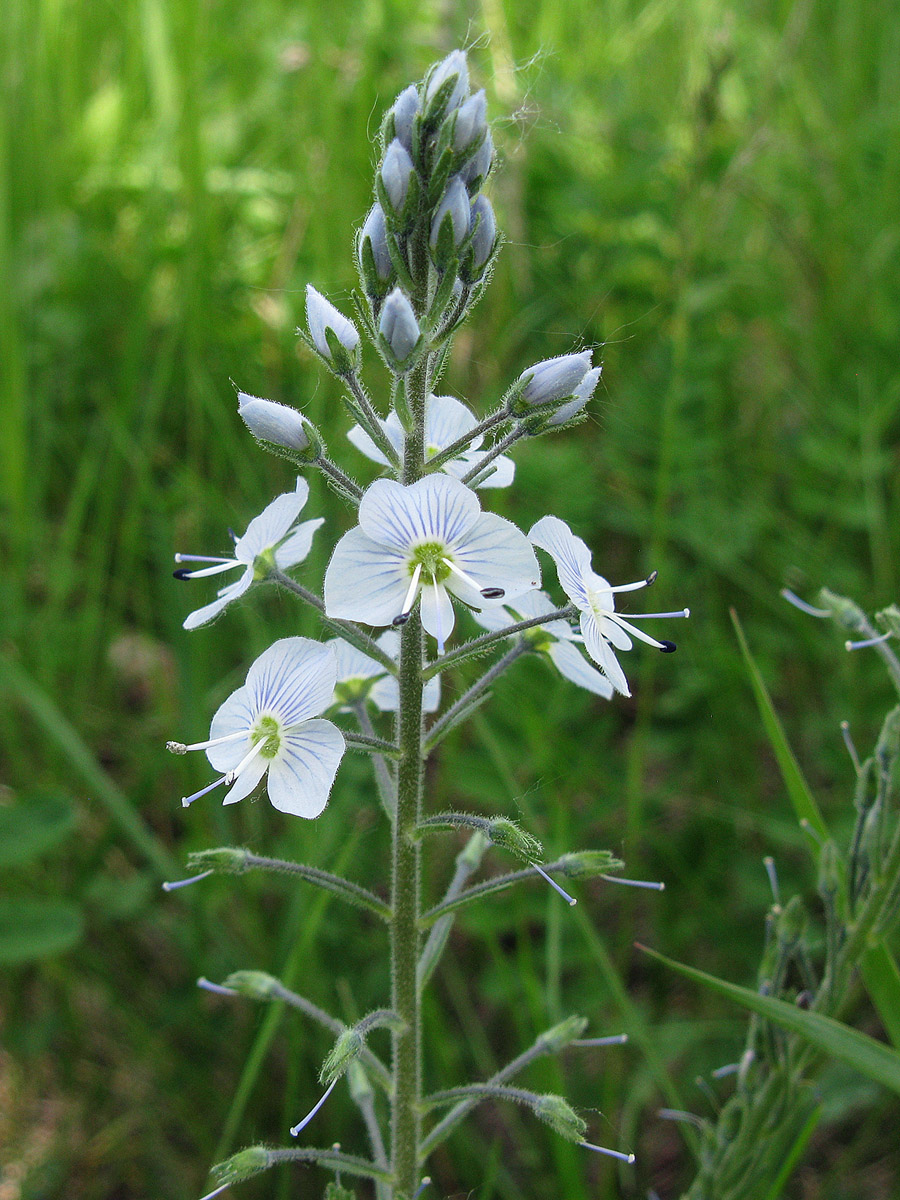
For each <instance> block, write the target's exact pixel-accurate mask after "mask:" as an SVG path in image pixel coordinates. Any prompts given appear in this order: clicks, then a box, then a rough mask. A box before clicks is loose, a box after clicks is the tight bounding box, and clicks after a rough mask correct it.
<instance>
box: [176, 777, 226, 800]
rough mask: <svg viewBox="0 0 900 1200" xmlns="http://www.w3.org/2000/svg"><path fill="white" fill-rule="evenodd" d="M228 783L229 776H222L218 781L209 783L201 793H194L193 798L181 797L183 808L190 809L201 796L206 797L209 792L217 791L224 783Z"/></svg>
mask: <svg viewBox="0 0 900 1200" xmlns="http://www.w3.org/2000/svg"><path fill="white" fill-rule="evenodd" d="M227 782H228V776H227V775H220V776H219V778H218V779H214V780H213V781H212V783H208V784H207V785H206V787H205V788H201V789H200V791H199V792H194V793H193V795H191V796H182V797H181V807H182V808H188V807H189V806H190V805H191V804H193V803H194V801H195V800H199V799H200V797H201V796H205V795H206V793H207V792H212V791H215V789H216V788H217V787H219V786H220V785H221V784H223V783H227Z"/></svg>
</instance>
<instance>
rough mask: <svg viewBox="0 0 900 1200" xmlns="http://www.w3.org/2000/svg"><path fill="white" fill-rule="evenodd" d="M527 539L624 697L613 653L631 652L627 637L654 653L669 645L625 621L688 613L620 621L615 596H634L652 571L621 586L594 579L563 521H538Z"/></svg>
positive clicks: (581, 544)
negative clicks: (545, 560)
mask: <svg viewBox="0 0 900 1200" xmlns="http://www.w3.org/2000/svg"><path fill="white" fill-rule="evenodd" d="M528 536H529V538H530V539H531V541H532V542H533V543H534V545H535V546H538V547H540V549H542V550H546V551H547V553H548V554H549V555H550V556H551V558H552V559H553V561H554V562H555V563H556V573H557V575H558V576H559V582H560V583H561V584H562V587H563V590H564V591H565V593H566V595H567V596H568V597H569V599H570V600H571V601H572V603H573V604H574V605H575V607H576V608H577V609H579V610H580V612H581V632H582V635H583V636H584V645H585V648H586V650H587V652H588V654H590V656H591V658H592V659H593V660H594V662H595V663H597V664H598V666H599V667H600V669H601V670H602V671H603V673H604V675H606V677H607V678H608V679H609V681H610V683H611V684H612V685H613V687H614V688H615V689H616V691H617V692H621V693H622V695H623V696H630V695H631V693H630V692H629V690H628V682H627V680H626V679H625V673H624V672H623V670H622V668H621V667H620V666H619V663H618V660H617V659H616V656H615V654H614V653H613V646H614V647H615V648H616V650H630V649H631V637H629V634H631V635H632V636H633V637H636V638H637V639H638V640H639V641H642V642H647V644H648V645H650V646H655V647H656V649H657V650H663V651H665V652H671V651H672V650H674V649H675V644H674V642H658V641H657V640H656V639H655V638H652V637H650V636H649V635H648V634H646V633H644V631H643V630H642V629H638V628H636V627H635V626H634V625H633V624H632V623H631V621H632V620H634V619H636V618H641V617H687V616H689V615H690V612H689V610H688V609H686V608H685V609H683V610H682V611H680V612H671V613H638V614H634V615H633V616H632V614H629V616H630V617H631V620H626V619H625V618H624V617H622V616H620V615H619V614H618V613H617V612H616V611H615V607H616V605H615V599H614V593H615V592H634V591H636V590H637V589H638V588H643V587H647V586H648V584H651V583H652V582H653V580H654V579H655V578H656V572H654V573H653V574H652V575H650V576H649V577H648V578H647V579H641V580H639V581H638V582H637V583H624V584H620V585H619V586H618V587H611V586H610V584H609V583H607V581H606V580H605V579H604V578H603V576H602V575H595V574H594V571H593V570H592V568H591V552H590V550H589V549H588V548H587V546H586V545H585V544H584V542H583V541H582V540H581V538H580V537H575V535H574V534H573V533H572V531H571V530H570V529H569V527H568V525H567V524H566V523H565V521H560V519H559V518H558V517H541V519H540V521H538V522H537V523H536V524H535V525H533V526H532V528H531V532H530V533H529V535H528Z"/></svg>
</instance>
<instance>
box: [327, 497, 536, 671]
mask: <svg viewBox="0 0 900 1200" xmlns="http://www.w3.org/2000/svg"><path fill="white" fill-rule="evenodd" d="M539 584H540V568H539V567H538V563H537V559H536V558H535V555H534V551H533V550H532V548H531V546H530V545H529V544H528V540H527V538H526V537H525V535H524V534H522V533H521V532H520V531H519V530H518V529H516V527H515V525H513V524H512V523H511V522H510V521H506V520H504V518H503V517H498V516H496V515H495V514H494V513H483V512H482V511H481V506H480V505H479V503H478V497H477V496H476V495H475V493H474V492H472V491H470V490H469V488H467V487H466V486H465V485H464V484H462V483H460V482H459V481H458V480H456V479H451V478H450V477H449V476H447V475H427V476H426V477H425V478H424V479H420V480H419V481H418V482H417V483H413V484H410V485H409V486H408V487H404V486H403V485H402V484H400V483H395V482H394V481H393V480H391V479H376V481H375V482H374V483H373V484H372V485H371V487H369V489H368V490H367V491H366V493H365V495H364V496H363V498H362V500H361V501H360V505H359V525H358V526H357V527H356V528H355V529H351V530H350V532H349V533H345V534H344V536H343V537H342V538H341V540H340V541H339V542H338V544H337V546H336V547H335V551H334V554H333V556H332V559H331V562H330V563H329V564H328V570H327V571H326V572H325V611H326V613H327V614H328V616H330V617H343V618H348V619H349V620H357V621H364V622H366V623H367V624H369V625H402V624H403V623H404V622H405V621H406V620H407V619H408V617H409V613H410V611H411V609H412V607H413V605H414V604H415V602H416V598H417V596H418V595H419V592H420V591H421V595H422V606H421V614H422V624H423V626H424V627H425V629H426V630H427V631H428V633H430V634H431V635H432V636H433V637H435V638H436V639H437V642H438V648H439V650H440V651H441V652H443V646H444V643H445V641H446V639H447V638H448V637H449V636H450V634H451V632H452V631H453V624H454V620H455V618H454V613H453V605H452V604H451V603H450V596H449V595H448V593H453V595H455V596H457V597H458V598H459V599H460V600H462V601H463V603H464V604H467V605H468V606H469V607H470V608H483V607H484V602H485V600H501V599H503V598H504V596H505V597H506V598H507V599H514V598H515V597H516V596H521V595H522V593H523V592H527V591H531V589H532V588H536V587H538V586H539Z"/></svg>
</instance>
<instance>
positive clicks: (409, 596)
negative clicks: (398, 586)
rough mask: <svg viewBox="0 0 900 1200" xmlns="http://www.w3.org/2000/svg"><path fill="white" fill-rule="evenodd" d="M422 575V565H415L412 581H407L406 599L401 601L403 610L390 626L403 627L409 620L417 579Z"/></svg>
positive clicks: (414, 598) (417, 583)
mask: <svg viewBox="0 0 900 1200" xmlns="http://www.w3.org/2000/svg"><path fill="white" fill-rule="evenodd" d="M421 574H422V564H421V563H416V569H415V570H414V571H413V573H412V579H411V580H410V581H409V588H408V589H407V592H406V599H405V600H404V601H403V608H402V610H401V611H400V613H399V614H398V615H397V616H396V617H394V619H393V621H391V624H392V625H393V626H394V627H395V628H396V627H397V626H399V625H405V624H406V622H407V621H408V620H409V614H410V613H411V612H412V606H413V605H414V604H415V602H416V589H417V588H418V586H419V577H420V576H421Z"/></svg>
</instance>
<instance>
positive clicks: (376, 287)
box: [357, 235, 395, 302]
mask: <svg viewBox="0 0 900 1200" xmlns="http://www.w3.org/2000/svg"><path fill="white" fill-rule="evenodd" d="M389 236H390V235H389ZM388 253H390V251H388ZM391 265H392V266H393V263H392V264H391ZM357 269H358V270H359V279H360V283H361V284H362V286H363V291H364V292H365V293H366V295H367V296H368V297H369V301H370V302H377V301H378V300H383V299H384V297H385V296H386V295H387V294H388V292H389V291H390V290H391V288H392V287H393V286H394V284H395V280H394V279H393V277H391V276H388V278H387V279H382V278H381V276H380V275H379V274H378V270H377V268H376V266H375V255H374V254H373V253H372V240H371V238H363V239H362V240H361V242H360V245H359V255H358V262H357Z"/></svg>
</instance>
